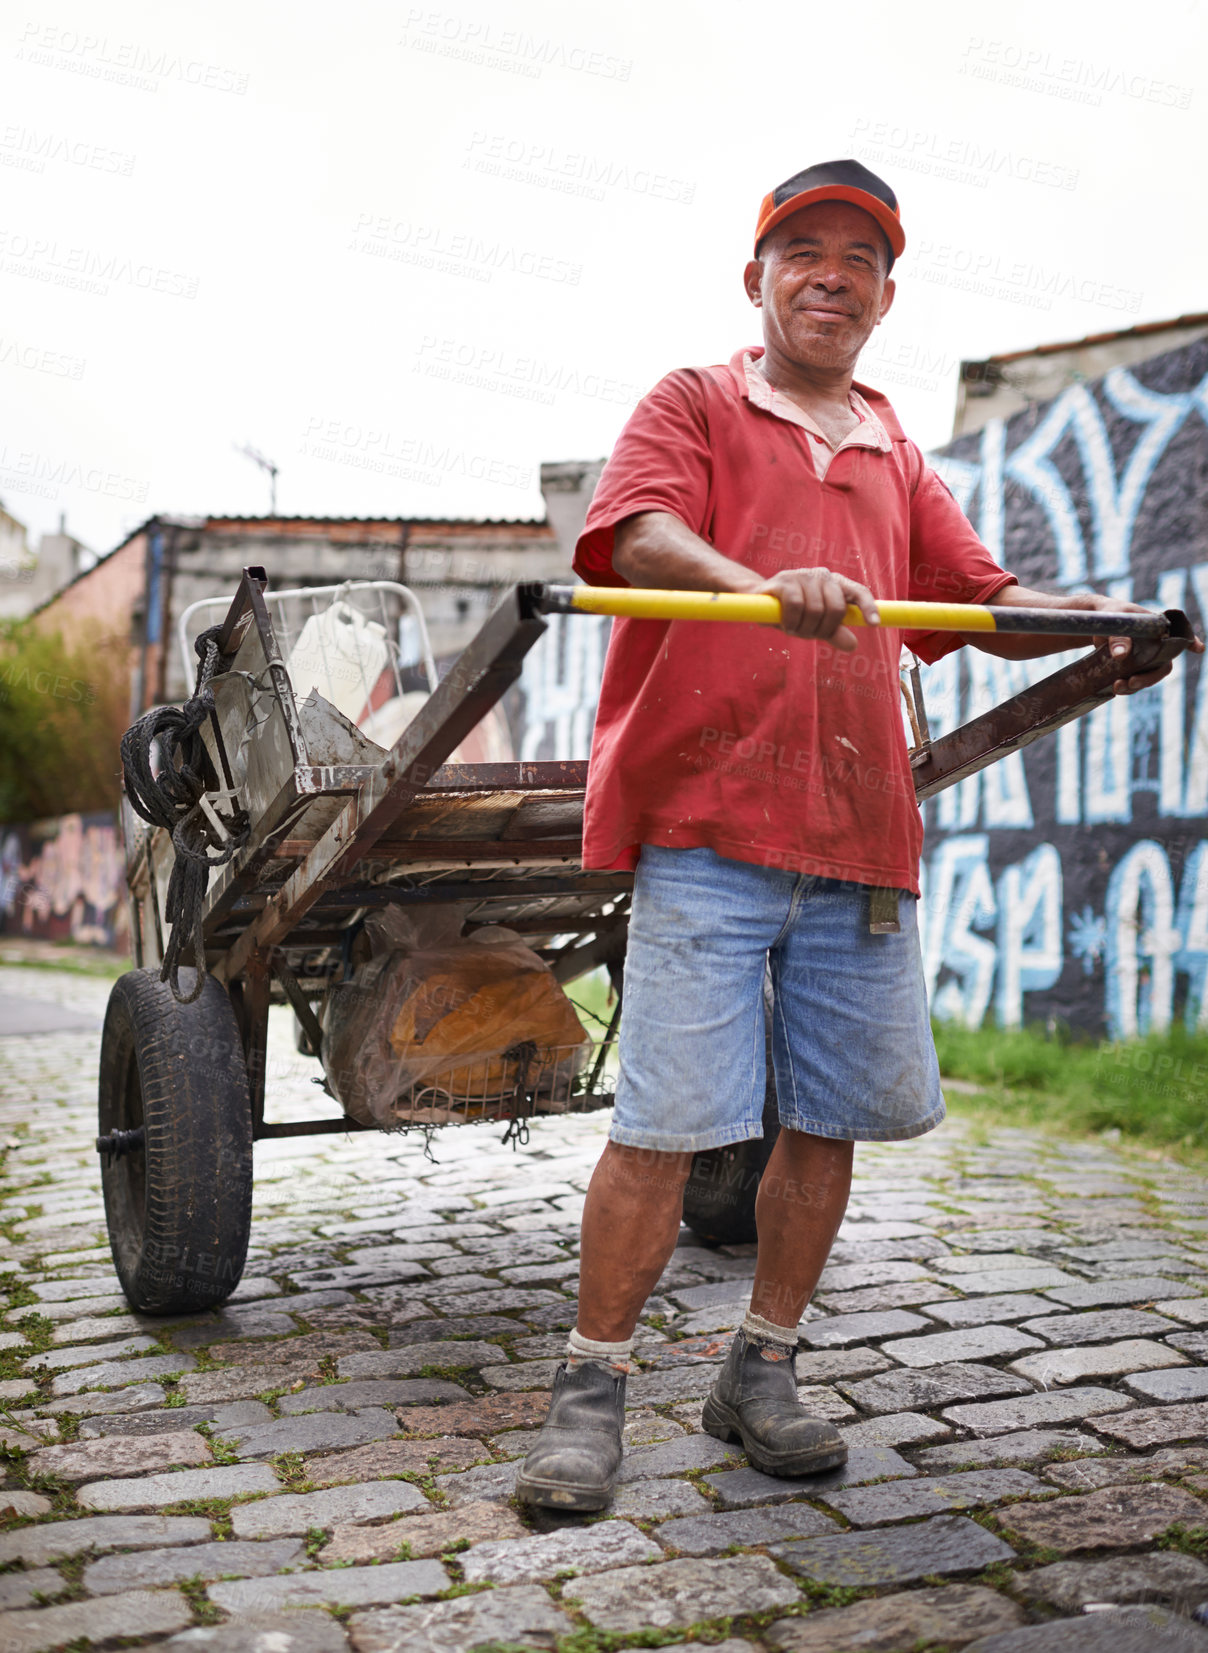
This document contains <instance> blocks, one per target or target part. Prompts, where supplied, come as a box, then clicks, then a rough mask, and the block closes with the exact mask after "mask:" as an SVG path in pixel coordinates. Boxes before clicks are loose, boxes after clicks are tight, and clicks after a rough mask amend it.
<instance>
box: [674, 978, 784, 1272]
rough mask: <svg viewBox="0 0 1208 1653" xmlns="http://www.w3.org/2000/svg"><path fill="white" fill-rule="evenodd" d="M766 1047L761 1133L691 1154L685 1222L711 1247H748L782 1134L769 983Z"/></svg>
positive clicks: (753, 1236)
mask: <svg viewBox="0 0 1208 1653" xmlns="http://www.w3.org/2000/svg"><path fill="white" fill-rule="evenodd" d="M764 1048H765V1055H766V1059H767V1081H766V1085H765V1088H764V1096H763V1136H762V1137H757V1138H755V1139H754V1140H752V1141H750V1142H733V1143H731V1144H730V1145H729V1146H728V1147H725V1148H709V1149H706V1150H705V1151H704V1152H703V1153H699V1154H697V1155H695V1157H694V1158H693V1161H692V1171H691V1174H690V1175H689V1177H688V1181H687V1184H686V1185H685V1188H684V1222H685V1223H686V1224H687V1225H688V1227H689V1228H690V1229H691V1230H692V1232H693V1233H694V1234H695V1235H696V1237H697V1239H699V1240H704V1241H705V1242H706V1243H707V1244H709V1245H750V1244H752V1243H753V1242H754V1241H755V1240H756V1239H757V1238H758V1235H757V1233H756V1229H755V1196H756V1194H757V1193H758V1192H759V1179H760V1178H761V1177H762V1176H763V1173H764V1169H765V1167H766V1166H767V1163H768V1160H769V1158H770V1157H771V1153H772V1149H773V1148H774V1147H775V1145H776V1138H777V1137H778V1136H779V1135H780V1113H779V1111H778V1109H777V1106H776V1077H775V1074H774V1073H773V1071H772V1006H771V990H770V986H765V989H764Z"/></svg>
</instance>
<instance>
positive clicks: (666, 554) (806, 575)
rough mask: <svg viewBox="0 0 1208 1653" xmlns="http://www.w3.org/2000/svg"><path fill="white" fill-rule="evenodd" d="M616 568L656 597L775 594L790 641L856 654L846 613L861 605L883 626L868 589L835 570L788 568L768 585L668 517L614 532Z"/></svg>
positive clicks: (643, 514) (645, 518) (871, 621)
mask: <svg viewBox="0 0 1208 1653" xmlns="http://www.w3.org/2000/svg"><path fill="white" fill-rule="evenodd" d="M612 566H613V568H614V570H615V571H616V572H617V573H618V574H619V575H620V576H621V578H622V579H625V580H628V581H629V583H630V585H636V586H646V587H648V588H651V589H653V590H656V591H738V592H753V591H761V592H767V593H769V594H770V595H771V596H773V597H778V598H779V599H780V608H781V614H782V616H783V618H782V620H781V630H782V631H787V632H788V633H789V634H790V636H793V637H803V638H825V639H826V640H827V641H828V642H831V643H833V644H834V645H835V647H836V648H839V649H843V650H845V651H847V652H849V653H850V651H851V650H852V649H854V648H855V646H856V637H855V633H854V632H853V631H852V630H851V629H850V627H848V626H845V625H844V624H843V623H842V622H843V615H844V613H845V611H846V609H847V605H848V604H849V603H854V604H855V605H856V607H857V608H858V609H859V610H860V611H861V613H862V614H863V615H864V619H865V622H866V624H868V625H870V626H877V625H880V623H881V619H880V615H879V614H878V613H877V606H876V600H875V599H874V597H873V595H872V592H871V591H869V590H868V588H867V587H866V586H862V585H860V584H858V583H857V582H856V581H855V580H849V579H848V578H847V577H846V575H844V574H833V573H832V572H831V571H830V569H828V568H790V569H783V570H781V572H780V573H779V574H775V575H773V576H772V578H771V579H770V580H761V579H760V577H759V575H758V574H757V573H756V572H755V571H754V569H751V568H746V567H744V565H743V564H742V563H740V562H734V561H732V560H731V559H730V558H729V557H726V556H723V555H722V553H721V552H720V551H716V550H714V548H713V546H711V545H710V544H709V543H708V542H707V541H706V540H703V539H701V538H700V536H699V535H698V534H694V533H693V532H692V530H691V529H690V528H688V527H687V526H686V525H685V524H684V523H682V522H681V521H680V519H679V518H678V517H676V516H672V515H671V514H670V512H668V511H640V512H639V513H638V514H637V515H636V516H632V517H626V519H625V520H624V522H620V523H618V524H617V526H616V528H615V530H614V531H613V546H612Z"/></svg>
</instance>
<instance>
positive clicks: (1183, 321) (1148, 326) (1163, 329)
mask: <svg viewBox="0 0 1208 1653" xmlns="http://www.w3.org/2000/svg"><path fill="white" fill-rule="evenodd" d="M1180 327H1208V310H1193V311H1192V312H1191V314H1190V315H1186V316H1176V317H1175V318H1174V320H1173V321H1144V322H1141V323H1140V324H1139V325H1138V326H1136V327H1121V328H1119V329H1117V330H1116V331H1115V332H1112V333H1088V334H1087V336H1086V338H1084V339H1070V340H1068V341H1067V342H1066V343H1065V344H1037V345H1034V346H1033V347H1032V349H1031V350H1008V351H1006V352H1005V353H1004V354H1003V355H1001V356H983V357H982V358H981V361H982V362H983V363H989V362H994V363H996V364H997V363H1001V362H1019V361H1023V360H1025V359H1026V358H1027V357H1028V356H1056V355H1059V354H1060V353H1061V351H1063V350H1082V349H1085V348H1087V347H1088V346H1090V345H1095V344H1112V343H1114V342H1115V340H1117V339H1140V338H1145V337H1146V336H1147V335H1148V334H1151V333H1169V332H1173V331H1174V330H1175V329H1177V328H1180Z"/></svg>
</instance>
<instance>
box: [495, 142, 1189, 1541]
mask: <svg viewBox="0 0 1208 1653" xmlns="http://www.w3.org/2000/svg"><path fill="white" fill-rule="evenodd" d="M904 245H905V237H904V235H903V231H902V226H901V222H900V218H899V213H898V203H897V200H896V198H895V196H894V193H893V191H892V190H891V189H890V188H889V186H888V185H887V184H886V183H884V182H883V181H882V180H881V179H880V178H878V177H876V176H875V174H873V173H871V172H869V171H868V170H867V169H866V168H865V167H863V166H861V165H860V164H859V163H858V162H856V161H850V160H848V161H835V162H830V163H826V164H824V165H820V166H813V167H809V168H807V169H806V170H805V171H803V172H800V173H797V174H796V175H795V176H794V177H792V178H790V179H788V180H787V181H786V182H785V183H783V184H781V185H780V186H779V188H778V189H776V190H774V191H773V192H772V193H771V194H770V195H769V196H767V197H766V198H765V199H764V202H763V204H762V206H761V208H760V212H759V218H758V223H757V228H756V232H755V256H754V258H753V259H752V260H751V262H750V263H748V265H747V266H746V272H745V277H744V280H745V285H746V291H747V295H748V297H749V299H750V301H751V303H752V304H753V305H754V306H755V307H756V308H757V309H758V310H759V311H760V312H761V315H762V320H763V339H764V344H763V349H762V351H761V350H758V349H751V350H747V351H739V352H738V353H737V354H736V355H735V356H734V357H733V359H732V360H731V362H730V363H729V365H728V366H726V367H712V368H706V369H690V370H685V371H681V372H676V373H672V374H670V375H669V376H668V377H667V378H666V379H664V380H663V381H662V383H661V384H659V385H658V386H656V388H655V389H654V390H653V391H652V392H651V393H650V395H649V396H647V397H646V398H645V399H644V401H643V402H642V403H641V404H640V405H639V406H638V408H637V409H636V410H635V412H634V414H633V416H632V418H631V419H630V420H629V423H628V424H627V425H626V427H625V430H624V431H623V432H622V434H621V437H620V439H619V441H618V443H617V446H616V449H615V451H614V453H613V455H612V458H611V459H610V460H609V462H608V464H607V466H606V467H605V470H604V473H603V475H602V477H601V479H600V484H599V487H598V489H597V491H596V494H595V497H594V499H593V501H592V505H591V509H590V511H589V513H588V517H587V524H586V528H585V530H584V533H583V535H582V537H581V538H580V540H579V544H578V548H577V551H576V556H575V568H576V570H577V572H578V573H579V574H580V575H581V576H582V577H583V578H584V579H585V580H587V581H588V582H589V583H591V584H594V585H600V584H608V585H626V584H629V585H635V586H650V587H655V588H678V589H691V590H708V591H730V592H770V593H772V594H773V595H774V596H776V597H778V598H779V599H780V604H781V610H782V614H783V620H782V625H781V629H780V630H779V631H777V630H773V629H771V628H765V627H756V626H738V625H718V624H716V623H713V624H708V623H691V622H682V621H676V622H672V623H663V622H655V621H647V620H617V621H616V622H614V626H613V633H612V640H611V643H610V645H609V651H608V659H607V663H606V667H605V672H604V681H603V686H602V689H601V695H600V704H599V711H598V713H597V719H596V728H595V735H594V739H593V745H592V757H591V768H590V772H589V779H588V791H587V808H586V819H585V829H584V846H583V847H584V855H583V861H584V865H585V866H588V867H616V866H629V867H635V868H636V875H635V883H634V896H633V908H632V916H631V921H630V928H629V946H628V955H627V958H626V964H625V982H624V988H625V1009H624V1015H623V1018H622V1024H621V1044H620V1077H619V1081H618V1085H617V1098H616V1107H615V1111H614V1115H613V1122H612V1127H611V1130H610V1140H609V1142H608V1145H607V1147H606V1148H605V1151H604V1154H603V1156H602V1158H601V1160H600V1163H599V1165H598V1166H597V1168H596V1171H595V1174H594V1176H593V1178H592V1181H591V1186H590V1188H589V1190H588V1195H587V1203H586V1208H585V1210H584V1214H583V1235H582V1260H581V1270H580V1285H579V1315H578V1324H577V1326H576V1328H575V1330H574V1331H573V1332H572V1333H571V1336H570V1342H569V1346H568V1352H567V1361H566V1364H565V1366H563V1367H562V1368H560V1370H559V1372H558V1376H557V1379H556V1381H555V1387H554V1395H553V1401H552V1404H551V1407H550V1413H549V1418H548V1420H547V1422H546V1425H545V1427H544V1428H543V1430H542V1431H541V1434H540V1436H539V1438H538V1440H537V1442H536V1444H535V1445H534V1446H533V1448H532V1450H531V1451H530V1453H529V1455H528V1457H527V1458H526V1460H525V1463H524V1466H523V1469H522V1471H521V1474H520V1478H519V1481H518V1485H517V1490H518V1493H519V1495H520V1497H521V1498H522V1499H524V1500H526V1501H527V1502H529V1503H532V1504H544V1505H550V1506H553V1507H556V1508H563V1509H577V1510H594V1509H600V1508H603V1507H604V1505H606V1504H607V1503H608V1501H609V1499H610V1498H611V1496H612V1491H613V1487H614V1485H615V1479H616V1473H617V1469H618V1467H619V1464H620V1459H621V1429H622V1425H623V1422H624V1403H625V1377H626V1374H627V1373H628V1370H629V1360H630V1355H631V1351H632V1347H633V1333H634V1328H635V1326H636V1324H637V1319H638V1315H639V1313H640V1312H641V1309H642V1306H643V1304H644V1303H645V1301H646V1299H647V1297H648V1296H649V1294H650V1292H651V1291H652V1290H653V1289H654V1286H655V1284H656V1282H657V1281H658V1278H659V1276H660V1274H661V1273H662V1271H663V1268H664V1266H665V1264H666V1262H667V1260H668V1258H669V1257H670V1255H671V1253H672V1251H673V1249H674V1247H675V1243H676V1239H677V1236H678V1233H679V1224H680V1215H681V1209H682V1201H683V1187H684V1182H685V1180H686V1178H687V1176H688V1173H689V1170H690V1167H691V1163H692V1156H693V1154H694V1153H695V1152H697V1151H699V1150H701V1149H706V1148H714V1147H718V1146H720V1145H722V1144H724V1143H731V1142H738V1141H743V1140H746V1139H748V1138H752V1137H758V1136H760V1135H761V1134H762V1131H761V1124H760V1119H761V1113H762V1105H763V1096H764V1083H765V1075H764V991H763V989H764V977H765V972H766V971H767V970H768V969H769V967H770V974H771V983H772V994H773V1017H772V1050H773V1057H774V1066H775V1076H776V1090H777V1097H778V1102H779V1109H780V1119H781V1126H782V1128H781V1131H780V1134H779V1137H778V1138H777V1141H776V1144H775V1147H774V1148H773V1151H772V1155H771V1158H770V1160H769V1162H768V1166H767V1170H766V1171H765V1173H764V1176H763V1180H762V1182H761V1185H760V1189H759V1194H758V1198H757V1203H756V1221H757V1226H758V1233H759V1254H758V1259H757V1264H756V1271H755V1279H754V1285H753V1289H752V1296H751V1307H750V1312H749V1313H748V1314H747V1316H746V1319H745V1321H744V1323H743V1325H742V1328H741V1330H740V1331H739V1332H738V1333H737V1334H736V1336H735V1338H734V1341H733V1343H732V1345H731V1347H730V1350H729V1353H728V1356H727V1359H726V1362H725V1365H724V1367H723V1368H722V1372H721V1375H720V1377H719V1378H718V1380H717V1382H716V1384H715V1385H714V1388H713V1391H712V1393H711V1395H710V1396H709V1399H708V1400H707V1401H706V1403H705V1408H704V1415H703V1426H704V1428H705V1429H706V1430H707V1431H708V1432H709V1433H710V1434H712V1435H715V1436H717V1437H719V1438H720V1439H722V1440H733V1441H740V1442H741V1444H742V1446H743V1448H744V1449H745V1451H746V1454H747V1457H748V1459H749V1460H750V1462H751V1463H752V1464H754V1465H755V1467H756V1468H758V1469H761V1470H763V1471H765V1472H766V1473H769V1474H773V1475H784V1476H797V1475H805V1474H811V1473H814V1472H818V1471H822V1470H825V1469H830V1468H832V1467H834V1466H836V1465H838V1464H841V1463H842V1462H843V1461H844V1459H845V1457H846V1448H845V1446H844V1444H843V1440H842V1438H841V1436H840V1435H839V1433H838V1431H837V1430H836V1429H835V1428H834V1426H833V1425H831V1424H829V1423H827V1422H825V1421H824V1420H822V1419H819V1418H814V1417H811V1416H810V1415H809V1414H808V1413H807V1411H806V1410H805V1408H804V1407H803V1406H802V1405H801V1404H800V1403H799V1402H798V1399H797V1387H796V1376H795V1367H794V1362H795V1354H796V1344H797V1326H798V1322H799V1321H800V1319H801V1315H802V1313H803V1312H804V1309H805V1306H806V1304H807V1302H808V1301H809V1297H810V1294H811V1293H812V1291H813V1289H814V1287H815V1285H816V1283H817V1280H818V1276H819V1275H820V1273H821V1271H822V1268H823V1265H824V1264H825V1262H826V1258H827V1255H828V1253H829V1251H830V1248H831V1245H832V1243H833V1240H834V1237H835V1233H836V1231H837V1230H838V1227H839V1224H840V1221H841V1220H842V1217H843V1212H844V1209H845V1206H846V1203H847V1195H848V1189H849V1186H850V1179H851V1165H852V1152H853V1144H854V1143H855V1142H856V1141H873V1140H886V1139H896V1138H906V1137H912V1136H917V1135H919V1134H921V1133H922V1132H924V1131H929V1130H931V1129H932V1128H933V1127H934V1126H935V1125H938V1124H939V1122H940V1121H941V1120H942V1118H943V1117H944V1104H943V1098H942V1096H941V1094H940V1084H939V1071H938V1066H937V1063H936V1057H935V1049H934V1046H933V1044H932V1041H931V1033H930V1025H929V1022H928V1016H927V1002H926V993H925V990H924V986H923V976H922V965H921V958H920V953H919V945H918V938H917V930H916V923H915V898H916V897H917V895H918V889H919V885H918V862H919V852H920V848H921V843H922V825H921V821H920V818H919V813H918V808H917V806H916V803H915V796H914V787H913V784H912V780H911V772H910V765H909V761H908V756H907V749H906V742H905V737H904V734H903V728H902V717H901V710H900V694H899V679H898V654H899V647H900V643H901V642H902V641H903V640H904V641H905V642H906V643H907V645H908V646H909V647H910V648H912V649H913V650H914V652H915V653H916V654H918V655H921V656H922V657H923V658H924V659H925V660H928V661H934V660H936V659H938V658H939V657H940V656H941V655H943V654H945V653H947V652H948V651H949V650H950V649H952V648H957V647H960V646H961V643H962V642H963V641H969V642H974V643H976V645H977V646H978V647H979V648H985V649H987V650H989V651H990V652H991V653H995V654H1000V655H1006V656H1008V657H1013V658H1019V657H1024V656H1027V655H1030V654H1043V653H1049V652H1053V651H1055V650H1059V649H1061V648H1063V647H1068V646H1069V639H1061V638H1052V637H1048V638H1031V637H1015V638H1005V637H1004V638H1000V637H997V636H995V635H993V634H990V635H978V636H976V637H969V638H967V639H962V638H960V637H957V636H955V635H951V634H948V635H944V634H938V633H930V634H927V635H917V634H916V635H908V636H907V637H906V638H905V639H903V637H902V634H901V633H898V632H891V631H887V630H879V629H878V615H877V611H876V608H875V605H874V598H873V593H875V594H876V596H877V597H878V598H910V599H923V600H926V599H932V600H934V599H937V598H939V599H943V600H948V601H960V602H974V603H984V602H988V601H990V600H991V599H993V600H994V601H995V602H996V603H999V604H1004V605H1025V606H1030V607H1058V608H1080V609H1094V608H1120V607H1122V606H1134V605H1122V604H1120V603H1118V602H1116V601H1115V600H1114V599H1113V600H1111V601H1109V600H1108V599H1106V598H1103V597H1098V596H1094V595H1079V596H1060V597H1055V596H1051V595H1047V594H1045V593H1042V592H1037V591H1027V590H1024V589H1023V588H1022V587H1021V586H1019V585H1018V584H1017V583H1016V581H1015V580H1014V578H1013V576H1012V575H1010V574H1008V573H1006V572H1004V571H1003V570H1002V569H1001V568H999V567H998V565H997V564H996V563H995V562H994V560H993V558H992V557H991V556H990V554H989V552H988V551H987V550H986V549H985V547H984V546H983V545H982V544H981V543H980V541H979V540H978V538H977V536H976V534H975V533H974V531H973V529H972V527H971V526H970V524H969V522H968V520H967V519H966V518H965V516H964V515H963V513H962V512H961V510H960V509H959V507H958V506H957V504H956V502H955V500H954V499H953V498H952V496H951V495H950V494H949V493H948V491H947V489H946V488H945V487H944V485H943V484H942V483H941V482H940V480H939V479H938V477H937V476H936V475H935V473H934V472H933V471H931V470H930V469H929V468H928V467H927V465H926V464H925V462H924V460H923V457H922V455H921V453H920V452H919V449H918V448H917V447H916V446H915V445H914V444H913V443H912V442H910V441H908V440H907V438H906V437H905V435H904V434H903V432H902V430H901V427H900V426H899V424H898V421H897V419H896V418H895V416H894V412H893V409H892V408H891V407H890V405H889V403H888V401H887V400H886V399H885V398H884V397H883V396H881V395H879V394H878V393H877V392H875V391H872V390H870V389H867V388H866V387H864V386H863V385H856V384H853V380H852V374H853V371H854V368H855V365H856V359H857V357H858V356H859V354H860V351H861V349H862V348H863V346H864V345H865V343H866V342H867V340H868V338H869V337H870V335H871V333H872V330H873V328H874V327H876V326H877V325H878V324H879V323H880V322H881V321H882V320H883V319H884V317H885V315H886V314H887V313H888V311H889V308H890V305H891V303H892V302H893V295H894V284H893V281H892V279H891V278H890V271H891V270H892V268H893V263H894V260H895V259H896V258H897V257H898V256H899V255H900V254H901V252H902V250H903V247H904ZM691 271H692V266H691V262H690V261H689V263H688V264H687V266H686V269H685V274H686V275H687V277H688V278H689V279H690V278H691ZM849 603H850V604H855V605H856V606H857V607H858V608H859V609H860V610H861V612H862V614H863V615H864V618H865V621H866V626H865V627H863V628H861V629H860V631H859V633H858V635H857V633H856V632H855V631H853V630H851V629H849V628H848V627H846V626H844V625H843V623H842V622H843V616H844V611H845V608H846V607H847V605H848V604H849ZM1112 647H1113V648H1114V649H1115V650H1117V651H1118V652H1120V653H1123V652H1124V651H1126V650H1127V649H1128V648H1129V647H1130V645H1129V643H1128V642H1127V641H1124V640H1117V641H1116V642H1114V643H1113V645H1112ZM1167 669H1169V668H1167ZM1162 675H1164V673H1163V672H1160V671H1158V672H1150V673H1147V674H1143V675H1138V676H1133V677H1130V678H1128V679H1126V680H1124V681H1123V682H1122V683H1121V684H1119V685H1118V688H1119V689H1120V690H1121V692H1126V693H1131V692H1134V691H1135V690H1137V689H1140V688H1144V687H1145V686H1146V685H1148V684H1150V683H1153V682H1155V681H1157V679H1158V678H1159V677H1160V676H1162Z"/></svg>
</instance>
